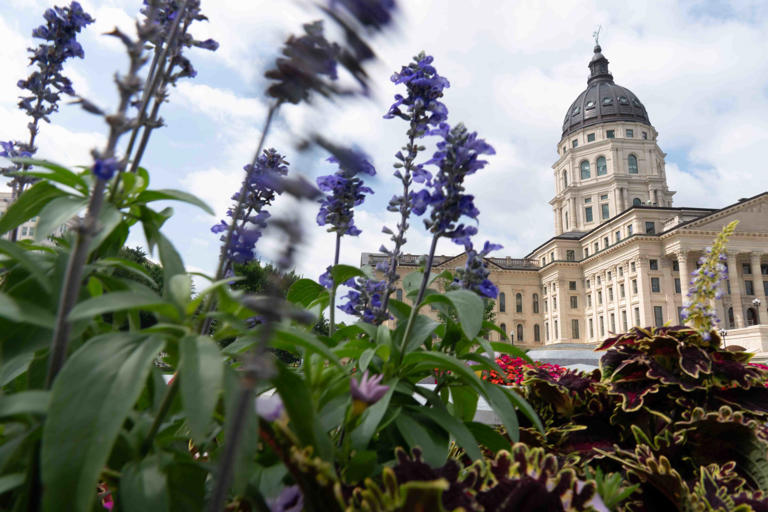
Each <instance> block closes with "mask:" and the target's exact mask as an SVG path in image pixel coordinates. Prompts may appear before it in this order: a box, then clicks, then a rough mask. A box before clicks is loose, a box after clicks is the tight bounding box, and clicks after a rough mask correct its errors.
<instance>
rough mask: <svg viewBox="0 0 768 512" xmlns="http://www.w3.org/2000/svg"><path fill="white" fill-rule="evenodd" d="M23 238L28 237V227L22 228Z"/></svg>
mask: <svg viewBox="0 0 768 512" xmlns="http://www.w3.org/2000/svg"><path fill="white" fill-rule="evenodd" d="M21 236H27V226H22V228H21Z"/></svg>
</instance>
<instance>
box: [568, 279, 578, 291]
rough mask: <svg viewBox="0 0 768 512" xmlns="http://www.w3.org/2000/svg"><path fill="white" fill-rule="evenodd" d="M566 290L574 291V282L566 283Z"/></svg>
mask: <svg viewBox="0 0 768 512" xmlns="http://www.w3.org/2000/svg"><path fill="white" fill-rule="evenodd" d="M568 289H569V290H575V289H576V281H568Z"/></svg>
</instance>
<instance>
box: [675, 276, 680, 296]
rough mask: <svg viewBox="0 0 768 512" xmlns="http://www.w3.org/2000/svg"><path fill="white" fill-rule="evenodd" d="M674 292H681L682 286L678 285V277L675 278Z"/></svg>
mask: <svg viewBox="0 0 768 512" xmlns="http://www.w3.org/2000/svg"><path fill="white" fill-rule="evenodd" d="M675 293H682V287H681V286H680V278H679V277H676V278H675Z"/></svg>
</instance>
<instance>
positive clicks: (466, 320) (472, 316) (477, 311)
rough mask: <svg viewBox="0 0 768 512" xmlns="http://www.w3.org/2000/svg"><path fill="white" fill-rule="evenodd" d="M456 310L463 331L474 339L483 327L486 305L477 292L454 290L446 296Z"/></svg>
mask: <svg viewBox="0 0 768 512" xmlns="http://www.w3.org/2000/svg"><path fill="white" fill-rule="evenodd" d="M445 296H446V297H448V299H449V300H450V301H451V302H452V303H453V306H454V307H455V308H456V315H457V316H458V318H459V323H460V324H461V329H462V330H463V331H464V334H466V336H467V338H469V339H470V340H471V339H474V338H475V336H477V333H479V332H480V329H481V328H482V327H483V313H484V312H485V305H484V304H483V299H481V298H480V297H479V296H478V295H477V294H476V293H475V292H471V291H469V290H452V291H450V292H448V293H446V294H445Z"/></svg>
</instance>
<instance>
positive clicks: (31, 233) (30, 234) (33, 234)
mask: <svg viewBox="0 0 768 512" xmlns="http://www.w3.org/2000/svg"><path fill="white" fill-rule="evenodd" d="M27 234H28V235H29V236H35V228H33V227H30V228H29V231H27Z"/></svg>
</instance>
